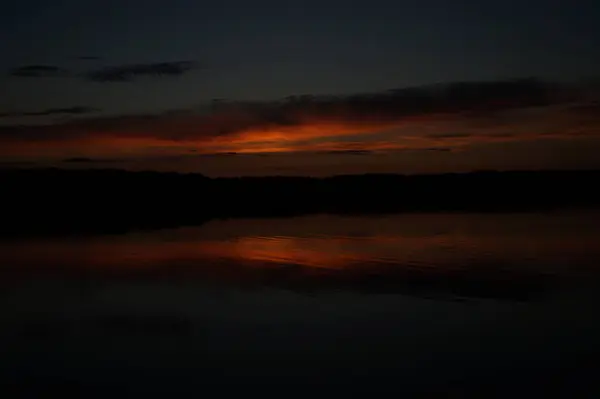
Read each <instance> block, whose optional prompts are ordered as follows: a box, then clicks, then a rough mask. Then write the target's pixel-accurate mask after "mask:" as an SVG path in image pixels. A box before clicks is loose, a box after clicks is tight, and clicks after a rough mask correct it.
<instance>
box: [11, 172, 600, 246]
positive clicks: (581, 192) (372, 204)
mask: <svg viewBox="0 0 600 399" xmlns="http://www.w3.org/2000/svg"><path fill="white" fill-rule="evenodd" d="M597 182H600V170H577V171H508V172H497V171H480V172H471V173H447V174H436V175H398V174H365V175H342V176H332V177H326V178H313V177H291V176H270V177H239V178H209V177H206V176H203V175H201V174H182V173H166V172H129V171H124V170H115V169H81V170H79V169H57V168H52V169H6V170H0V187H2V197H3V198H2V202H3V203H4V207H3V213H4V215H3V217H2V223H1V224H0V237H2V238H3V239H9V238H11V237H13V238H16V237H31V236H53V235H80V234H105V233H106V234H110V233H124V232H127V231H130V230H138V229H157V228H170V227H179V226H193V225H201V224H202V223H205V222H207V221H209V220H213V219H232V218H253V217H257V218H268V217H289V216H302V215H309V214H318V213H328V214H341V215H368V214H391V213H403V212H532V211H551V210H556V209H580V208H598V207H600V191H598V190H597V188H596V187H595V185H596V183H597Z"/></svg>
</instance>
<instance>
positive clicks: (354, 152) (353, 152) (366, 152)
mask: <svg viewBox="0 0 600 399" xmlns="http://www.w3.org/2000/svg"><path fill="white" fill-rule="evenodd" d="M323 153H325V154H338V155H371V154H373V151H370V150H332V151H323Z"/></svg>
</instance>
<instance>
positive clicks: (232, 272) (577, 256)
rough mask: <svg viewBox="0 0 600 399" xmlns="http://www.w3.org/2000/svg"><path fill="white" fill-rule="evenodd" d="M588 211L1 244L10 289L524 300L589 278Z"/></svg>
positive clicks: (303, 223)
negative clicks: (18, 284)
mask: <svg viewBox="0 0 600 399" xmlns="http://www.w3.org/2000/svg"><path fill="white" fill-rule="evenodd" d="M596 216H597V215H595V214H592V213H590V212H586V213H574V212H560V213H555V214H528V215H523V214H515V215H511V214H501V215H500V214H498V215H493V214H479V215H477V214H431V215H422V214H421V215H396V216H387V217H378V218H377V217H362V218H361V217H335V216H326V215H319V216H311V217H300V218H290V219H265V220H228V221H214V222H211V223H208V224H206V225H204V226H202V227H199V228H182V229H173V230H164V231H156V232H143V233H131V234H127V235H122V236H98V237H85V238H70V239H37V240H26V241H20V242H11V243H4V244H1V245H0V265H2V271H1V272H2V274H3V276H4V279H5V281H9V280H11V279H15V278H21V279H22V278H25V279H30V278H32V276H48V275H50V276H56V275H60V276H81V275H86V276H90V277H92V276H93V277H94V278H103V277H104V278H109V277H110V278H113V277H118V278H125V277H127V276H133V277H136V278H138V277H140V276H144V277H145V278H158V279H165V278H172V279H178V278H194V279H196V280H198V281H204V282H212V283H215V284H216V283H219V284H237V285H240V284H241V285H249V286H255V287H256V286H276V287H281V288H286V289H294V290H305V291H314V290H323V289H327V290H331V289H336V290H353V291H361V292H371V293H376V292H386V293H410V294H418V295H427V296H440V295H442V296H443V295H446V296H450V297H456V296H458V297H492V298H504V299H520V300H525V299H531V298H533V297H536V296H538V295H541V294H542V293H544V292H547V291H548V289H549V288H552V287H555V286H556V284H557V283H558V282H559V281H560V282H561V283H565V282H568V281H569V279H571V278H573V277H575V276H582V275H586V274H589V273H595V271H596V269H597V266H598V265H597V261H598V259H600V249H599V248H598V246H597V245H596V243H597V242H598V241H600V240H599V238H600V227H598V226H597V225H596V224H595V223H594V222H593V221H594V220H597V218H596Z"/></svg>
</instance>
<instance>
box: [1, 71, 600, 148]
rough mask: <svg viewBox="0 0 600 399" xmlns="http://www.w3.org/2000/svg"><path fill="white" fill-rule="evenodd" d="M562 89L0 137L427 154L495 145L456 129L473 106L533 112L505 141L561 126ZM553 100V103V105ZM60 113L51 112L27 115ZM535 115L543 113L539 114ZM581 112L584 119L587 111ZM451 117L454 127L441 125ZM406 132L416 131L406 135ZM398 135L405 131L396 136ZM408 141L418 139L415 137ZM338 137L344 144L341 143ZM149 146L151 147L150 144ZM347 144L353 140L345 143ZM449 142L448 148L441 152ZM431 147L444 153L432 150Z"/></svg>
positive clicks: (178, 117)
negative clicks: (454, 145)
mask: <svg viewBox="0 0 600 399" xmlns="http://www.w3.org/2000/svg"><path fill="white" fill-rule="evenodd" d="M152 65H154V64H152ZM150 70H155V69H154V68H146V69H145V68H141V69H140V70H137V71H134V72H133V75H134V76H137V75H144V74H149V73H150V72H149V71H150ZM119 73H121V75H120V76H129V75H127V74H128V73H131V72H127V71H125V72H124V70H122V71H121V72H119ZM123 74H124V75H123ZM117 75H118V74H117ZM560 90H561V88H560V87H557V86H556V85H553V84H548V83H546V82H542V81H539V80H535V79H516V80H509V81H498V82H468V83H450V84H447V85H438V86H435V87H420V88H409V89H401V90H390V91H385V92H379V93H367V94H357V95H351V96H290V97H287V98H285V99H282V100H279V101H272V102H233V101H231V102H227V103H223V104H220V105H219V107H217V108H216V109H203V110H202V111H201V112H200V111H198V112H194V111H190V110H175V111H165V112H163V113H158V114H146V115H143V114H142V115H122V116H110V117H108V116H106V117H86V118H78V119H72V120H68V121H61V122H58V123H53V124H46V125H36V126H27V125H16V124H15V125H4V126H0V140H3V141H13V142H19V141H20V142H30V143H31V142H34V141H36V142H43V141H63V140H71V139H88V138H93V139H104V138H106V139H107V140H111V139H113V138H126V139H128V140H129V139H142V140H145V141H144V143H146V144H144V145H147V146H153V147H155V146H156V145H164V141H168V142H170V143H168V144H169V145H171V144H174V145H179V144H178V143H172V142H181V145H183V146H184V148H185V149H182V150H181V151H188V149H189V148H195V149H196V150H197V153H198V155H200V154H205V153H225V154H231V152H240V153H241V152H246V153H250V152H254V153H257V152H265V151H266V152H269V151H271V152H273V151H289V150H294V151H298V150H302V151H331V150H338V151H342V152H341V153H345V154H354V155H357V154H364V153H363V152H362V150H387V149H394V148H396V149H398V148H402V147H407V148H417V147H418V148H431V147H435V146H436V143H435V142H434V141H433V139H436V138H437V139H439V138H445V139H448V141H450V139H452V138H461V137H464V138H468V139H469V141H477V140H490V137H491V138H494V137H495V139H499V138H500V139H501V138H502V136H499V134H500V135H501V134H506V133H505V131H506V129H507V128H506V126H502V131H498V129H497V127H496V126H490V127H486V128H485V129H479V128H477V129H475V128H473V129H472V131H470V130H468V129H464V125H465V121H468V120H470V118H471V116H470V115H472V111H473V110H483V111H486V112H487V111H489V110H492V111H498V112H503V113H508V114H509V116H510V114H511V113H512V111H519V113H521V110H523V109H527V108H530V109H534V110H536V111H535V112H529V111H528V112H526V113H525V114H526V115H531V116H528V117H527V118H531V119H517V121H518V122H519V123H518V124H517V125H515V124H513V125H511V126H509V127H510V128H511V131H509V133H510V134H514V135H515V137H514V138H511V139H518V138H519V137H525V135H530V136H531V135H532V134H538V135H539V134H541V132H544V131H557V129H561V130H564V129H563V128H562V125H561V126H558V125H556V123H554V122H551V121H549V120H548V117H549V116H550V117H555V116H554V115H555V114H556V113H555V112H554V111H553V110H554V109H555V108H556V109H563V108H565V107H563V105H562V104H564V98H563V97H561V95H560ZM556 104H559V106H558V107H555V108H553V107H554V105H556ZM565 109H567V108H565ZM65 110H66V109H53V110H46V111H42V112H37V113H29V115H31V114H35V115H46V114H49V113H60V112H64V111H65ZM73 110H74V109H71V111H73ZM75 110H79V111H82V109H77V108H76V109H75ZM538 110H542V111H543V112H542V113H541V114H540V113H539V112H538ZM561 112H562V111H561ZM80 113H81V112H80ZM586 115H592V114H591V112H589V111H586ZM561 117H562V118H563V119H564V122H561V123H563V125H564V124H566V123H569V124H572V121H573V118H572V115H571V114H565V115H563V116H561ZM594 118H595V119H593V118H592V117H591V116H590V119H591V120H590V121H589V122H587V120H586V123H587V125H585V128H586V129H588V130H589V129H592V128H596V127H597V126H598V121H599V120H600V118H598V117H596V116H594ZM449 120H451V121H452V123H450V124H448V121H449ZM521 121H524V122H523V123H521ZM532 124H536V125H532ZM546 125H547V126H546ZM588 126H591V127H589V128H588ZM413 127H416V128H418V129H417V130H416V131H415V132H413V131H412V128H413ZM398 129H403V130H402V131H401V132H400V133H398V132H397V130H398ZM383 130H385V131H386V132H387V131H390V132H388V133H385V134H388V135H389V134H391V136H381V137H380V138H378V137H377V136H369V135H370V134H372V133H375V132H382V131H383ZM419 131H422V132H423V133H419ZM457 132H458V133H457ZM561 134H563V133H561ZM564 134H566V133H564ZM404 135H407V136H408V137H409V138H410V136H412V138H413V140H412V141H406V140H405V138H404ZM416 136H418V137H417V138H418V140H417V141H414V138H415V137H416ZM341 137H343V139H339V138H341ZM504 137H505V138H509V136H504ZM153 140H158V141H159V142H158V143H154V142H152V141H153ZM336 140H337V141H336ZM348 140H352V141H353V142H354V144H352V143H350V144H349V141H348ZM419 140H420V141H419ZM427 140H429V141H427ZM459 141H461V140H459ZM462 141H464V140H462ZM129 142H130V141H129ZM231 143H235V145H231ZM365 143H367V144H368V145H365ZM447 146H450V144H448V145H446V146H444V147H447ZM348 150H350V151H348ZM431 151H446V149H439V148H437V147H436V149H431ZM219 156H222V155H219Z"/></svg>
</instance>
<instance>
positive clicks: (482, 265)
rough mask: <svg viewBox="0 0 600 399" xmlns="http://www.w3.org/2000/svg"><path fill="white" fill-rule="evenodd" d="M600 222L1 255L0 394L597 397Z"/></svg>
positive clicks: (80, 240) (330, 219) (441, 221)
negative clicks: (254, 392) (216, 391)
mask: <svg viewBox="0 0 600 399" xmlns="http://www.w3.org/2000/svg"><path fill="white" fill-rule="evenodd" d="M599 222H600V212H598V211H589V210H588V211H555V212H540V213H431V214H427V213H422V214H397V215H385V216H355V217H343V216H334V215H314V216H304V217H296V218H281V219H275V218H273V219H231V220H214V221H211V222H208V223H206V224H204V225H202V226H199V227H185V228H179V229H169V230H156V231H140V232H131V233H128V234H122V235H104V236H91V235H90V236H81V237H62V238H61V237H53V238H35V239H34V238H31V239H21V240H10V241H8V240H6V241H2V242H0V273H1V280H0V284H2V289H1V291H0V309H1V315H2V323H1V325H0V342H1V343H0V353H1V354H2V360H1V361H0V376H2V377H0V378H1V379H2V380H0V381H2V383H3V385H2V386H5V387H10V388H11V389H20V390H22V392H25V394H27V392H29V393H31V394H34V393H36V392H38V391H36V389H37V390H43V391H45V392H53V391H55V392H56V393H59V394H62V393H65V392H66V393H69V392H80V391H82V390H83V391H85V392H86V396H87V397H89V396H90V395H93V394H98V395H105V394H107V393H111V394H114V393H122V392H127V393H130V394H140V395H145V396H152V395H154V394H156V395H158V396H161V397H162V396H164V395H168V394H173V393H176V394H177V393H190V392H192V393H196V394H200V393H206V392H211V391H207V390H209V388H210V389H212V388H217V389H219V390H220V391H219V392H220V394H223V393H229V392H231V393H234V392H236V391H238V390H241V392H242V393H246V394H248V392H250V391H249V390H250V389H258V390H259V392H260V393H261V395H263V396H264V395H267V394H270V393H273V394H276V395H278V396H290V395H292V394H301V393H302V394H309V395H314V394H315V392H319V393H324V392H325V391H315V390H316V389H325V388H331V389H336V391H335V392H337V394H342V393H343V394H346V393H356V392H359V391H360V392H366V393H375V392H377V393H380V392H381V393H389V392H392V391H395V392H398V393H405V394H408V395H411V397H412V396H418V395H425V396H427V397H429V396H428V395H433V396H435V397H440V396H443V397H447V396H444V395H447V394H448V393H449V392H451V393H454V394H456V395H458V396H457V397H464V395H467V394H473V395H475V396H483V397H494V395H497V396H498V397H506V396H509V395H510V396H514V395H518V394H526V395H530V396H533V395H537V394H540V393H553V394H561V395H564V397H597V395H598V393H600V387H599V386H598V385H597V384H596V382H595V379H596V376H597V372H598V371H599V367H598V359H599V355H600V340H599V339H598V337H599V336H600V317H599V316H598V311H597V305H598V304H599V303H600V301H599V299H600V290H599V289H598V288H600V223H599ZM7 389H8V388H7Z"/></svg>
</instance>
